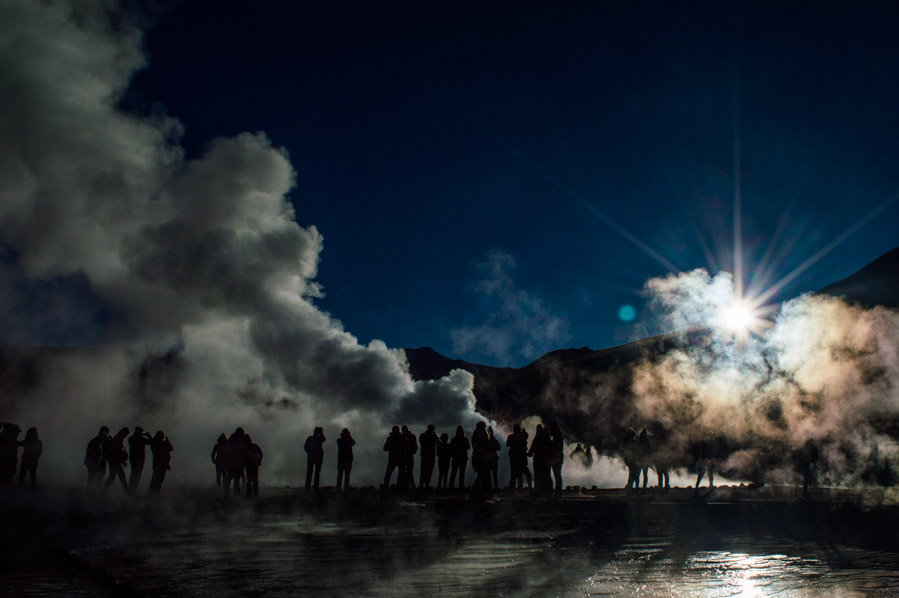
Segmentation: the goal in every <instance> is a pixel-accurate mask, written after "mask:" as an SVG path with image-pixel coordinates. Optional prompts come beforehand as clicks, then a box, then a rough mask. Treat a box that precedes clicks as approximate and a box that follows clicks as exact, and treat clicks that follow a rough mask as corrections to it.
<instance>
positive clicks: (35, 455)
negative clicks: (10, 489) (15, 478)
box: [19, 428, 44, 488]
mask: <svg viewBox="0 0 899 598" xmlns="http://www.w3.org/2000/svg"><path fill="white" fill-rule="evenodd" d="M19 445H20V446H21V447H22V467H21V468H20V470H19V486H21V485H22V484H24V483H25V474H26V473H27V474H28V475H29V476H30V477H31V487H32V488H34V487H36V486H37V463H38V461H40V458H41V454H42V453H43V452H44V445H43V443H41V439H40V438H39V437H38V435H37V428H28V431H27V432H25V440H23V441H22V442H20V443H19Z"/></svg>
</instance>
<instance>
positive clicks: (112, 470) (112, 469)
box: [103, 427, 134, 494]
mask: <svg viewBox="0 0 899 598" xmlns="http://www.w3.org/2000/svg"><path fill="white" fill-rule="evenodd" d="M130 433H131V430H129V429H128V428H127V427H125V428H122V429H121V430H119V431H118V432H116V435H115V436H113V437H112V438H110V439H109V440H108V441H107V442H106V446H105V447H104V450H103V452H104V453H105V454H106V465H108V466H109V477H108V478H106V483H105V484H103V490H104V491H105V490H106V489H108V488H109V487H110V486H112V483H113V482H114V481H115V480H116V478H118V479H119V481H120V482H122V488H124V489H125V493H126V494H134V491H133V490H131V488H130V487H129V486H128V482H126V481H125V469H124V468H125V463H126V462H127V461H128V451H126V450H125V439H126V438H127V437H128V434H130Z"/></svg>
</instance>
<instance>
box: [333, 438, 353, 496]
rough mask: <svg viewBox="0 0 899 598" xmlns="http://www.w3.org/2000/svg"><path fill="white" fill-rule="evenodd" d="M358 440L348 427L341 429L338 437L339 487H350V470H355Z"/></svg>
mask: <svg viewBox="0 0 899 598" xmlns="http://www.w3.org/2000/svg"><path fill="white" fill-rule="evenodd" d="M354 446H356V441H355V440H353V435H352V434H350V431H349V430H348V429H347V428H344V429H343V430H341V431H340V437H339V438H337V489H338V490H340V487H341V485H343V486H344V487H345V488H346V489H347V490H349V489H350V472H351V471H353V447H354Z"/></svg>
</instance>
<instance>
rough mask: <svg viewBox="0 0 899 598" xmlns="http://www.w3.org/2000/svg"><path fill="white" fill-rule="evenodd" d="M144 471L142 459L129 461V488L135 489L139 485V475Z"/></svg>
mask: <svg viewBox="0 0 899 598" xmlns="http://www.w3.org/2000/svg"><path fill="white" fill-rule="evenodd" d="M143 471H144V462H143V461H132V462H131V476H130V477H129V479H128V486H130V487H131V489H132V490H133V489H136V488H137V487H138V486H139V485H140V477H141V474H142V473H143Z"/></svg>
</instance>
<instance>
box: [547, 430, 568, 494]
mask: <svg viewBox="0 0 899 598" xmlns="http://www.w3.org/2000/svg"><path fill="white" fill-rule="evenodd" d="M549 439H550V447H551V451H550V456H549V465H550V467H551V468H552V472H553V478H554V479H555V481H556V494H558V495H561V494H562V463H563V462H564V461H565V437H564V436H562V429H561V428H559V422H557V421H556V420H553V421H551V422H549Z"/></svg>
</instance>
